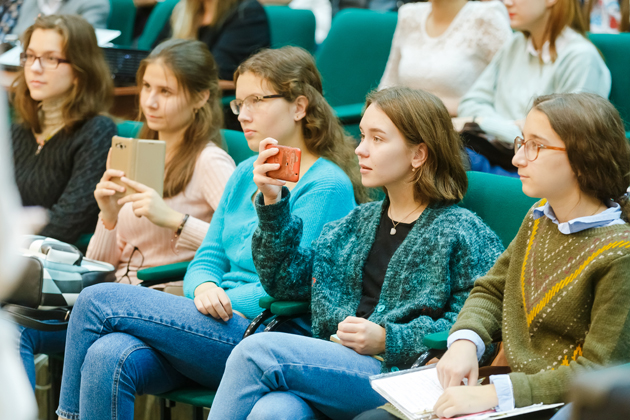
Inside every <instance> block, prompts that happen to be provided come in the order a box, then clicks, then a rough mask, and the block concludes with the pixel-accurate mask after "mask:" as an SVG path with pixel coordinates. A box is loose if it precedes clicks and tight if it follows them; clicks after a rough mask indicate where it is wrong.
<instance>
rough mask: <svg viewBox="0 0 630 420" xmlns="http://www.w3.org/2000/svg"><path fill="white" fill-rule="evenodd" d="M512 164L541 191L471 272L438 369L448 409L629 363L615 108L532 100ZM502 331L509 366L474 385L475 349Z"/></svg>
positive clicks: (480, 405) (544, 398)
mask: <svg viewBox="0 0 630 420" xmlns="http://www.w3.org/2000/svg"><path fill="white" fill-rule="evenodd" d="M523 133H524V140H523V139H520V138H517V139H516V142H515V149H516V150H517V152H516V155H515V156H514V159H513V163H514V165H515V166H516V167H518V172H519V175H520V177H521V181H522V183H523V192H524V193H525V194H527V195H529V196H531V197H545V199H546V200H542V201H541V202H540V203H538V204H536V205H535V206H534V208H532V210H531V211H530V212H529V214H528V215H527V216H526V217H525V220H524V221H523V224H522V226H521V229H520V230H519V232H518V234H517V235H516V238H515V239H514V240H513V241H512V243H511V244H510V246H509V247H508V249H507V250H506V251H505V252H504V253H503V255H501V257H500V258H499V260H498V261H497V263H496V264H495V266H494V267H493V268H492V270H490V272H488V274H487V275H486V276H485V277H483V278H480V279H479V280H477V282H476V283H475V288H474V289H473V290H472V292H471V294H470V297H469V298H468V300H466V304H465V305H464V308H463V309H462V311H461V313H460V314H459V317H458V319H457V322H456V323H455V325H454V326H453V328H452V329H451V334H450V336H449V350H448V351H447V352H446V354H445V355H444V357H443V358H442V359H441V361H440V362H439V363H438V365H437V369H438V376H439V378H440V382H441V383H442V385H443V386H444V387H445V388H447V389H446V391H445V393H444V394H443V395H442V397H441V398H440V400H439V401H438V402H437V404H436V406H435V411H436V413H437V414H438V415H439V416H442V417H452V416H455V415H458V414H464V413H472V412H477V411H482V410H486V409H490V408H496V409H497V410H499V411H504V410H509V409H512V408H514V407H523V406H528V405H531V404H537V403H545V404H551V403H558V402H564V401H565V400H564V399H565V395H566V392H567V391H568V387H569V385H570V383H571V380H572V378H573V377H574V376H575V375H576V374H579V373H582V372H585V371H588V370H590V369H596V368H598V367H602V366H605V365H609V364H616V363H624V362H629V361H630V274H629V273H630V225H628V223H627V222H628V198H627V195H626V194H625V193H626V189H627V187H628V185H630V146H629V145H628V142H627V140H626V138H625V133H624V126H623V123H622V121H621V118H620V117H619V113H618V112H617V111H616V110H615V108H614V107H613V105H612V104H611V103H610V102H608V101H607V100H606V99H604V98H601V97H599V96H597V95H594V94H587V93H578V94H556V95H550V96H543V97H539V98H538V99H536V100H535V102H534V106H533V108H532V110H531V111H530V113H529V115H528V116H527V119H526V121H525V126H524V130H523ZM497 333H499V334H501V335H502V340H503V347H504V352H505V357H506V359H507V362H508V365H509V369H511V373H509V374H504V375H495V376H490V382H491V384H490V385H485V386H460V383H461V380H462V379H463V378H464V377H466V378H468V383H469V384H470V383H471V382H472V383H473V384H476V383H477V377H478V363H477V355H478V353H479V352H480V351H481V352H483V348H484V347H485V346H486V345H488V344H489V343H490V342H491V341H492V339H491V337H493V336H496V335H497Z"/></svg>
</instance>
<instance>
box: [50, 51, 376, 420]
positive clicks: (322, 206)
mask: <svg viewBox="0 0 630 420" xmlns="http://www.w3.org/2000/svg"><path fill="white" fill-rule="evenodd" d="M235 80H236V84H237V87H236V98H237V99H235V100H234V101H233V102H232V104H231V107H232V110H233V111H234V113H235V114H237V115H238V118H239V121H240V122H241V125H242V126H243V130H244V133H245V137H246V139H247V142H248V144H249V146H250V148H251V149H252V150H258V149H259V147H260V145H261V144H262V143H265V142H266V143H268V142H270V141H271V140H265V139H266V138H273V139H275V141H277V143H278V144H280V145H285V146H293V147H299V148H301V149H302V163H301V166H300V174H301V178H300V180H299V181H298V182H297V183H295V184H290V185H289V188H291V189H292V197H291V200H290V203H289V207H290V208H291V209H292V211H293V212H294V213H295V214H297V215H299V217H300V218H301V220H303V221H304V230H303V232H302V235H301V236H300V239H301V240H302V242H303V244H304V245H305V246H307V245H308V244H310V242H311V241H312V240H313V239H315V238H317V237H318V236H319V233H320V231H321V230H322V228H323V226H324V225H325V224H326V223H328V222H330V221H333V220H336V219H338V218H340V217H344V216H345V215H346V214H348V212H350V211H351V210H352V209H353V208H354V207H355V205H356V204H355V203H356V200H355V196H356V197H357V199H359V200H361V199H363V197H364V195H365V192H364V190H363V189H362V187H360V185H359V186H358V187H359V188H353V183H352V179H354V180H355V182H358V178H359V174H358V172H359V171H358V168H357V167H356V162H355V161H353V160H352V159H348V156H352V147H351V146H350V145H349V143H347V142H346V139H345V138H344V134H343V129H342V127H341V126H340V124H339V122H338V120H337V119H336V118H335V117H334V115H333V112H332V108H330V106H329V105H328V104H327V103H326V102H325V100H324V99H323V97H322V84H321V79H320V76H319V73H318V71H317V69H316V67H315V63H314V61H313V58H312V56H311V55H310V54H309V53H308V52H306V51H304V50H301V49H299V48H285V49H280V50H266V51H263V52H261V53H259V54H257V55H255V56H253V57H251V58H250V59H249V60H248V61H246V62H245V63H243V64H242V65H241V66H240V67H239V69H238V71H237V72H236V74H235ZM263 140H265V141H263ZM276 152H277V149H275V148H274V150H273V151H271V152H270V151H267V152H266V153H267V154H271V153H276ZM257 159H258V160H260V159H261V158H260V157H258V158H255V157H254V158H251V159H249V160H246V161H244V162H243V163H241V164H240V165H239V166H238V167H237V169H236V171H235V172H234V173H233V175H232V177H231V178H230V180H229V181H228V183H227V185H226V188H225V191H224V193H223V196H222V198H221V201H220V203H219V206H218V208H217V211H216V212H215V214H214V216H213V218H212V222H211V223H210V228H209V230H208V233H207V235H206V238H205V239H204V241H203V243H202V245H201V247H200V248H199V250H198V251H197V254H196V256H195V259H194V260H193V261H192V263H191V264H190V267H189V269H188V273H187V274H186V277H185V279H184V289H185V293H186V297H178V296H173V295H169V294H166V293H163V292H158V291H155V290H151V289H146V288H141V287H134V286H130V285H122V284H107V285H105V284H104V285H98V286H94V287H89V288H87V289H85V290H84V292H83V293H81V295H80V296H79V298H78V300H77V302H76V304H75V306H74V309H73V312H72V317H71V320H70V325H69V327H68V341H67V345H66V356H65V365H64V372H63V381H62V390H61V398H60V403H59V409H58V411H57V414H59V416H60V417H61V418H66V419H74V418H79V417H80V418H90V419H112V418H132V417H133V403H134V399H135V395H136V394H146V393H151V394H155V393H162V392H166V391H169V390H172V389H174V388H177V387H180V386H183V385H186V384H189V383H193V382H196V383H199V384H202V385H204V386H207V387H215V388H216V387H217V386H218V384H219V381H220V379H221V376H222V374H223V370H224V367H225V362H226V360H227V357H228V356H229V354H230V352H231V351H232V349H233V348H234V346H236V344H238V343H239V342H240V341H241V339H242V337H243V333H244V332H245V330H246V328H247V327H248V326H249V323H250V320H251V318H253V317H255V316H256V315H258V313H259V312H260V311H262V309H261V308H260V307H258V300H259V298H260V297H262V296H264V295H265V291H264V290H263V288H262V287H261V286H260V282H259V279H258V275H257V273H256V268H255V266H254V262H253V260H252V248H251V240H252V235H253V233H254V230H255V228H256V226H257V225H258V217H257V215H256V211H255V209H254V205H253V203H252V199H253V197H254V196H255V195H256V191H257V186H256V184H254V181H253V174H252V170H253V164H254V161H256V160H257ZM353 165H354V166H353ZM112 390H114V391H113V392H112Z"/></svg>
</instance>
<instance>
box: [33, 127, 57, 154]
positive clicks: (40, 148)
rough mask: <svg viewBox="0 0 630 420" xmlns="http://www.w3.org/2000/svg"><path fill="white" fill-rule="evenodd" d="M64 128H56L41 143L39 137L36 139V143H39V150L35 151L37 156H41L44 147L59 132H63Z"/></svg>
mask: <svg viewBox="0 0 630 420" xmlns="http://www.w3.org/2000/svg"><path fill="white" fill-rule="evenodd" d="M62 128H63V125H62V126H60V127H57V128H55V129H54V130H53V131H52V132H51V133H50V134H49V135H48V136H46V138H45V139H44V140H42V142H41V143H40V142H39V140H38V139H37V137H35V141H36V142H37V145H38V146H37V150H36V151H35V155H39V153H40V152H41V151H42V149H43V148H44V146H46V143H48V140H50V139H52V138H53V137H54V136H55V134H57V133H58V132H59V130H61V129H62Z"/></svg>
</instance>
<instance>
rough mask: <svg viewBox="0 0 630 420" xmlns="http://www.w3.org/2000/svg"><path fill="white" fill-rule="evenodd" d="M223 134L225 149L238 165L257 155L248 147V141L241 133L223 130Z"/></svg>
mask: <svg viewBox="0 0 630 420" xmlns="http://www.w3.org/2000/svg"><path fill="white" fill-rule="evenodd" d="M221 134H223V148H224V149H225V150H226V151H227V152H228V154H229V155H230V156H232V159H234V163H236V164H237V165H238V164H239V163H241V162H242V161H244V160H246V159H249V158H250V157H252V156H254V155H255V154H256V153H255V152H252V150H251V149H250V148H249V146H248V145H247V139H245V135H244V134H243V133H242V132H241V131H235V130H221Z"/></svg>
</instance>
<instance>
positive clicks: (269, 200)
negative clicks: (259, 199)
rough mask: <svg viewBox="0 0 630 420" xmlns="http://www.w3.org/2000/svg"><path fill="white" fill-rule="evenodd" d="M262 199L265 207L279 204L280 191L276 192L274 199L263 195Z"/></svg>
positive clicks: (280, 199) (280, 198)
mask: <svg viewBox="0 0 630 420" xmlns="http://www.w3.org/2000/svg"><path fill="white" fill-rule="evenodd" d="M263 199H264V201H265V205H266V206H268V205H271V204H276V203H279V202H280V201H282V189H281V190H280V192H278V194H277V195H276V196H275V197H269V196H267V195H265V194H263Z"/></svg>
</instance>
